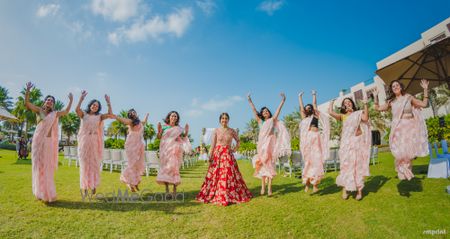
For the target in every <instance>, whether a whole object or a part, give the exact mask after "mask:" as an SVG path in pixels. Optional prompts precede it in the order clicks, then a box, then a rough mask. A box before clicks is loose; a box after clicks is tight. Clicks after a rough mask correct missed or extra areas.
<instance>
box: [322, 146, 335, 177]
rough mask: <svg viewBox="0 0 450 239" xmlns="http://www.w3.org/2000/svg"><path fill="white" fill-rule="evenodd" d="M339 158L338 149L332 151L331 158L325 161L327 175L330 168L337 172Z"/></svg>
mask: <svg viewBox="0 0 450 239" xmlns="http://www.w3.org/2000/svg"><path fill="white" fill-rule="evenodd" d="M338 158H339V154H338V149H330V156H329V157H328V159H326V160H325V162H324V164H323V168H324V172H325V173H326V172H327V171H328V168H330V167H331V168H332V169H334V171H335V172H336V171H337V169H338V164H339V161H338Z"/></svg>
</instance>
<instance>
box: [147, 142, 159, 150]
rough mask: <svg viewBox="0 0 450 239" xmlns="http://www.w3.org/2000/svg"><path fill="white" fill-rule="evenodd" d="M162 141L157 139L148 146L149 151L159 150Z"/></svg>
mask: <svg viewBox="0 0 450 239" xmlns="http://www.w3.org/2000/svg"><path fill="white" fill-rule="evenodd" d="M160 142H161V140H160V139H155V140H154V141H153V142H152V143H149V144H148V147H147V150H151V151H154V150H159V144H160Z"/></svg>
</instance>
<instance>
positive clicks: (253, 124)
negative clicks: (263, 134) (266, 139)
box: [242, 119, 259, 143]
mask: <svg viewBox="0 0 450 239" xmlns="http://www.w3.org/2000/svg"><path fill="white" fill-rule="evenodd" d="M245 129H246V131H245V132H244V133H243V134H242V135H243V136H244V137H248V138H251V139H252V140H253V142H254V143H256V141H257V139H258V134H259V125H258V121H256V119H250V121H249V122H248V123H247V124H246V127H245Z"/></svg>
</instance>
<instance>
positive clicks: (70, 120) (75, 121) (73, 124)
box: [61, 112, 80, 145]
mask: <svg viewBox="0 0 450 239" xmlns="http://www.w3.org/2000/svg"><path fill="white" fill-rule="evenodd" d="M79 128H80V118H79V117H78V116H77V114H75V113H74V112H70V113H69V114H67V115H65V116H63V117H61V131H62V132H63V133H64V134H66V135H67V145H69V144H70V137H71V136H72V135H75V134H76V133H77V131H78V129H79Z"/></svg>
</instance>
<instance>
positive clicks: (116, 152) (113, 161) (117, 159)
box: [64, 146, 197, 176]
mask: <svg viewBox="0 0 450 239" xmlns="http://www.w3.org/2000/svg"><path fill="white" fill-rule="evenodd" d="M64 158H65V159H66V160H67V161H68V165H69V167H70V165H71V164H72V162H74V163H75V166H76V167H78V165H79V157H78V148H77V147H76V146H65V147H64ZM196 163H197V159H196V158H195V157H190V156H188V155H185V156H184V157H183V164H182V168H183V169H184V168H188V167H192V166H194V165H195V164H196ZM126 166H127V158H126V153H125V150H123V149H104V150H103V159H102V162H101V168H102V169H109V172H110V173H112V171H113V170H120V171H121V172H122V171H123V170H124V169H125V168H126ZM159 167H160V162H159V155H158V152H157V151H145V174H146V176H148V175H149V174H150V173H151V172H152V171H156V172H158V170H159Z"/></svg>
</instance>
